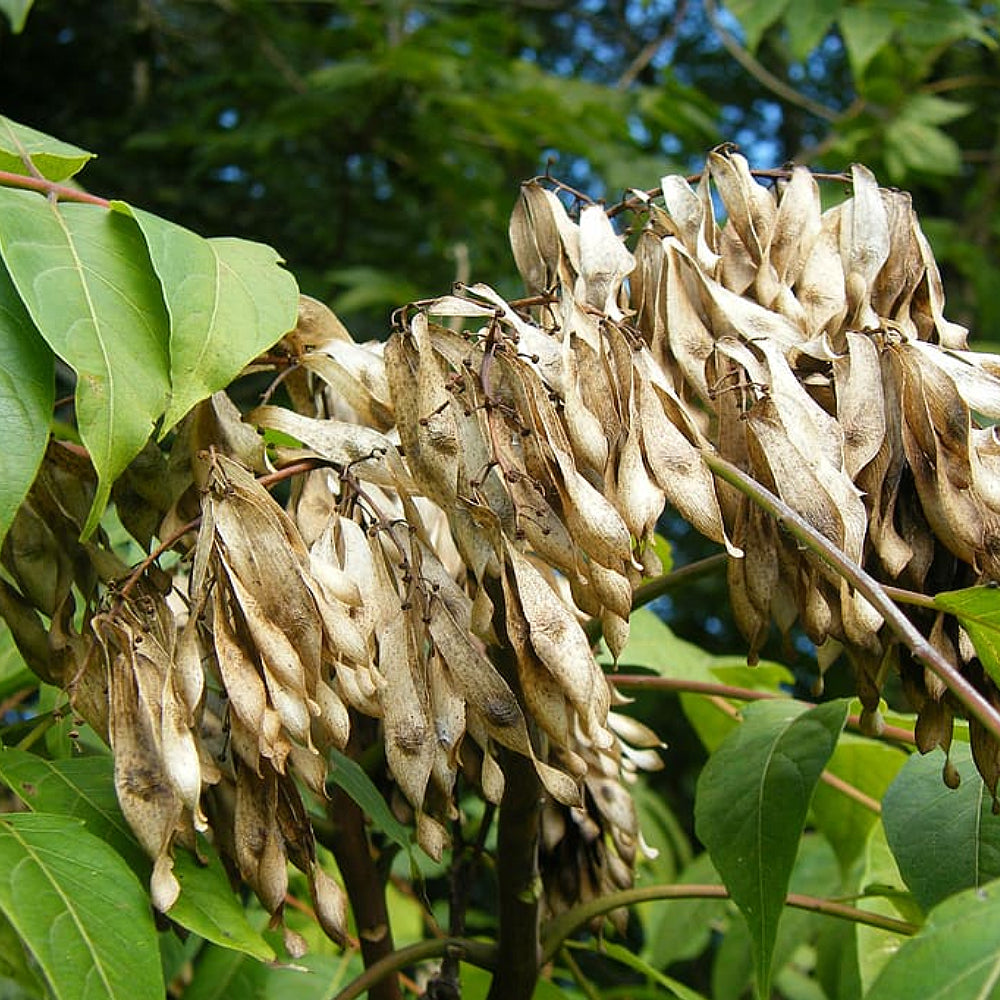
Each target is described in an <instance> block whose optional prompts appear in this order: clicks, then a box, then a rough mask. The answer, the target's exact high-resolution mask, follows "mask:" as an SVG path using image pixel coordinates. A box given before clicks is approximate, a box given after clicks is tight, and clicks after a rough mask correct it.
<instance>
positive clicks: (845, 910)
mask: <svg viewBox="0 0 1000 1000" xmlns="http://www.w3.org/2000/svg"><path fill="white" fill-rule="evenodd" d="M668 899H729V890H728V889H727V888H726V887H725V886H724V885H700V884H695V885H673V884H670V885H647V886H642V887H641V888H634V889H623V890H622V891H621V892H613V893H610V894H609V895H607V896H601V897H600V898H599V899H590V900H588V901H587V902H586V903H580V904H578V905H577V906H574V907H573V908H572V909H571V910H567V911H566V912H565V913H561V914H559V916H558V917H556V918H555V919H553V920H551V921H550V922H549V924H548V927H547V928H546V933H545V934H544V936H543V938H542V961H543V962H549V961H551V960H552V958H553V957H554V956H555V955H556V953H557V952H558V951H559V949H560V948H561V947H562V944H563V942H564V941H565V940H566V939H567V938H568V937H569V936H570V935H571V934H572V933H573V932H574V931H576V930H578V929H579V928H580V927H583V926H584V925H585V924H587V923H589V922H590V921H591V920H593V919H594V918H595V917H600V916H603V915H604V914H606V913H610V912H611V911H612V910H616V909H618V908H619V907H621V906H634V905H635V904H636V903H649V902H654V901H658V900H668ZM785 904H786V905H787V906H792V907H794V908H795V909H798V910H810V911H811V912H813V913H824V914H826V915H827V916H831V917H839V918H840V919H842V920H851V921H853V922H854V923H856V924H867V925H868V926H869V927H878V928H880V929H881V930H885V931H891V932H892V933H894V934H902V935H905V936H907V937H909V936H910V935H913V934H916V933H917V931H918V930H920V928H919V927H918V926H917V925H916V924H913V923H910V921H908V920H897V919H896V918H894V917H886V916H883V915H882V914H880V913H870V912H869V911H867V910H862V909H860V908H859V907H856V906H850V905H848V904H847V903H840V902H837V901H834V900H831V899H820V898H819V897H818V896H806V895H802V894H801V893H789V894H788V895H787V896H786V897H785Z"/></svg>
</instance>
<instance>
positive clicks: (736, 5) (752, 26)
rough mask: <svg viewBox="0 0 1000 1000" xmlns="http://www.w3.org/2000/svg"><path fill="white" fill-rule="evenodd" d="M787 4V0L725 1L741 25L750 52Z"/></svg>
mask: <svg viewBox="0 0 1000 1000" xmlns="http://www.w3.org/2000/svg"><path fill="white" fill-rule="evenodd" d="M787 6H788V0H727V3H726V7H728V8H729V12H730V13H731V14H732V15H733V16H734V17H735V18H736V19H737V20H738V21H739V22H740V24H741V25H742V27H743V34H744V36H745V37H746V46H747V48H748V49H749V50H750V51H751V52H754V51H756V49H757V46H758V45H759V44H760V40H761V38H762V37H763V35H764V32H765V31H767V29H768V28H770V27H771V25H772V24H774V23H775V21H777V20H778V19H779V18H780V17H781V15H782V14H784V12H785V8H786V7H787ZM796 6H797V5H796Z"/></svg>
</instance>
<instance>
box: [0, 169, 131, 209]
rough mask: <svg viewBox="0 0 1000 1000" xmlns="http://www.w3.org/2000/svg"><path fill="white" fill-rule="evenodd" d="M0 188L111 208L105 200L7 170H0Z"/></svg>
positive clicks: (41, 178)
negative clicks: (33, 192) (16, 189)
mask: <svg viewBox="0 0 1000 1000" xmlns="http://www.w3.org/2000/svg"><path fill="white" fill-rule="evenodd" d="M0 186H3V187H12V188H25V189H26V190H28V191H37V192H38V193H39V194H44V195H49V196H51V197H54V198H55V199H56V200H57V201H79V202H83V203H84V204H86V205H100V206H101V208H110V207H111V202H110V201H108V199H107V198H101V197H99V196H98V195H96V194H89V193H88V192H86V191H80V190H79V189H78V188H72V187H68V186H67V185H65V184H57V183H56V182H55V181H50V180H46V179H45V178H44V177H29V176H28V175H27V174H14V173H11V172H10V171H9V170H0Z"/></svg>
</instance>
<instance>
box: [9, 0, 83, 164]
mask: <svg viewBox="0 0 1000 1000" xmlns="http://www.w3.org/2000/svg"><path fill="white" fill-rule="evenodd" d="M32 2H33V0H0V11H3V12H4V13H5V14H6V15H7V16H8V17H9V18H10V20H11V24H12V25H13V28H14V33H15V34H16V33H17V32H18V31H19V30H20V27H21V26H23V25H24V20H25V18H26V17H27V16H28V10H29V9H30V7H31V4H32ZM93 157H94V154H93V153H88V152H87V151H86V150H85V149H80V148H79V147H78V146H72V145H70V143H68V142H62V141H61V140H60V139H53V138H52V136H50V135H46V134H45V133H44V132H38V131H37V130H35V129H33V128H29V127H28V126H27V125H20V124H18V123H17V122H14V121H11V120H10V119H9V118H5V117H4V116H3V115H0V170H6V171H8V172H9V173H12V174H30V173H31V170H30V168H29V166H28V163H26V162H25V160H28V161H29V162H30V164H31V165H32V166H33V167H34V168H35V170H37V171H38V173H40V174H41V175H42V176H43V177H45V178H46V179H48V180H50V181H64V180H66V178H67V177H72V176H73V174H75V173H76V172H77V171H78V170H79V169H80V168H81V167H82V166H83V165H84V164H85V163H86V162H87V161H88V160H90V159H93Z"/></svg>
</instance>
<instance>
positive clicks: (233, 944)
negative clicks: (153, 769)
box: [0, 747, 274, 961]
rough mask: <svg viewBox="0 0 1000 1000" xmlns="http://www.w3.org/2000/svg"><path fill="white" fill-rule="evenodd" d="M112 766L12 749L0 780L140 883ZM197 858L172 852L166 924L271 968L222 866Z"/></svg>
mask: <svg viewBox="0 0 1000 1000" xmlns="http://www.w3.org/2000/svg"><path fill="white" fill-rule="evenodd" d="M112 767H113V765H112V762H111V758H110V757H106V756H105V757H76V758H72V757H71V758H67V759H64V760H56V761H50V760H45V759H43V758H41V757H38V756H36V755H35V754H32V753H28V752H27V751H24V750H18V749H17V748H15V747H6V748H3V749H0V780H2V781H3V783H4V784H6V785H7V786H8V787H9V788H11V790H12V791H14V793H15V794H16V795H17V796H18V797H19V798H20V799H21V801H22V802H24V804H25V805H26V806H28V808H30V809H32V810H34V811H36V812H39V813H48V814H55V813H58V814H59V815H62V816H67V817H70V816H72V817H75V818H77V819H80V820H82V821H83V823H84V825H85V826H86V828H87V830H88V831H89V832H90V833H92V834H93V835H94V836H95V837H98V838H99V839H100V840H102V841H104V842H105V843H106V844H108V845H109V846H110V847H112V848H114V850H115V851H116V852H117V853H118V854H119V855H121V857H122V858H124V859H125V860H126V861H127V862H128V864H129V866H130V867H131V868H132V870H133V871H134V872H136V874H137V875H138V876H139V877H140V878H141V879H143V880H146V879H148V877H149V872H150V867H151V862H150V861H149V859H148V858H147V857H146V855H145V854H144V853H143V851H142V848H141V847H140V846H139V844H138V842H137V841H136V839H135V837H134V836H133V834H132V831H131V829H129V826H128V824H127V823H126V822H125V817H124V816H122V813H121V809H120V808H119V806H118V800H117V798H116V796H115V788H114V776H113V773H112ZM202 851H203V853H205V854H206V855H207V858H208V863H207V864H204V865H203V864H200V863H199V862H198V861H196V859H195V858H194V857H193V856H192V855H191V854H189V853H188V852H187V851H184V850H178V851H177V852H176V856H175V861H174V874H175V875H176V877H177V879H178V881H179V882H180V884H181V894H180V896H179V897H178V899H177V902H176V903H175V904H174V905H173V906H172V907H171V909H170V918H171V919H172V920H174V921H176V922H177V923H178V924H180V926H181V927H184V928H186V929H187V930H189V931H192V932H193V933H195V934H198V935H199V936H200V937H203V938H205V939H206V940H207V941H214V942H215V943H216V944H220V945H222V946H223V947H226V948H232V949H235V950H238V951H242V952H245V953H246V954H248V955H252V956H253V957H254V958H257V959H260V960H261V961H271V960H272V959H273V958H274V953H273V951H272V950H271V947H270V946H269V945H268V944H267V942H265V941H264V939H263V938H262V937H261V935H260V933H259V932H258V931H256V930H255V929H254V928H253V927H251V926H250V924H249V923H248V921H247V918H246V915H245V913H244V910H243V907H242V905H241V903H240V902H239V900H238V899H237V897H236V896H235V895H234V893H233V890H232V888H231V887H230V885H229V879H228V877H227V876H226V873H225V871H224V869H223V868H222V863H221V862H220V861H219V859H218V857H217V856H216V855H215V853H214V852H213V851H211V850H209V849H207V848H206V847H205V846H204V845H203V847H202Z"/></svg>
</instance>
